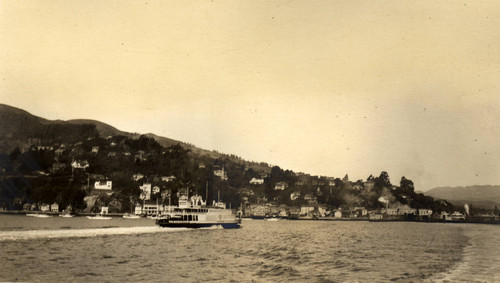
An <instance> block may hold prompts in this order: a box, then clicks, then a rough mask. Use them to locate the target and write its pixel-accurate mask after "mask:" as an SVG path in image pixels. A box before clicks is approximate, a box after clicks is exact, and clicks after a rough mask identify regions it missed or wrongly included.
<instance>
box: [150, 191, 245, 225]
mask: <svg viewBox="0 0 500 283" xmlns="http://www.w3.org/2000/svg"><path fill="white" fill-rule="evenodd" d="M156 224H157V225H159V226H161V227H184V228H221V227H222V228H224V229H230V228H240V227H241V219H240V218H239V217H237V216H236V215H235V214H234V213H233V212H232V210H231V209H226V205H225V204H224V203H223V202H215V201H214V203H213V205H212V206H207V205H206V202H203V200H202V198H201V196H199V195H194V196H192V197H191V199H189V198H188V196H187V195H181V196H179V205H178V206H176V207H172V206H169V207H167V208H166V210H165V212H164V213H163V214H162V215H161V216H158V217H157V218H156Z"/></svg>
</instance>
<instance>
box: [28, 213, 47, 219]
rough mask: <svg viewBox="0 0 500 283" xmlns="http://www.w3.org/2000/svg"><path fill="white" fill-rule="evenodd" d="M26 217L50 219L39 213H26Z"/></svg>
mask: <svg viewBox="0 0 500 283" xmlns="http://www.w3.org/2000/svg"><path fill="white" fill-rule="evenodd" d="M26 216H31V217H38V218H49V217H52V216H50V215H48V214H40V213H28V214H26Z"/></svg>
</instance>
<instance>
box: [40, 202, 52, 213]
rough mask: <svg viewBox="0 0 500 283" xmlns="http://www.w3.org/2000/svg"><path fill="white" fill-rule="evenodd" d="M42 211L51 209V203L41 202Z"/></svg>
mask: <svg viewBox="0 0 500 283" xmlns="http://www.w3.org/2000/svg"><path fill="white" fill-rule="evenodd" d="M40 211H50V205H48V204H45V203H44V204H41V205H40Z"/></svg>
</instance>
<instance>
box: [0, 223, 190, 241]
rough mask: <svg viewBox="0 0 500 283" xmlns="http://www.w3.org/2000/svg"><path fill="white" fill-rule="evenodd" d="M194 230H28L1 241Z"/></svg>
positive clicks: (10, 233)
mask: <svg viewBox="0 0 500 283" xmlns="http://www.w3.org/2000/svg"><path fill="white" fill-rule="evenodd" d="M186 230H192V229H189V228H162V227H157V226H145V227H144V226H143V227H116V228H92V229H67V230H66V229H65V230H28V231H0V241H9V240H11V241H15V240H31V239H54V238H88V237H97V236H105V235H136V234H152V233H169V232H176V231H186Z"/></svg>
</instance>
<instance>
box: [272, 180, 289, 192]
mask: <svg viewBox="0 0 500 283" xmlns="http://www.w3.org/2000/svg"><path fill="white" fill-rule="evenodd" d="M287 187H288V184H287V183H285V182H278V183H276V185H275V186H274V190H275V191H283V190H285V189H286V188H287Z"/></svg>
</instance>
